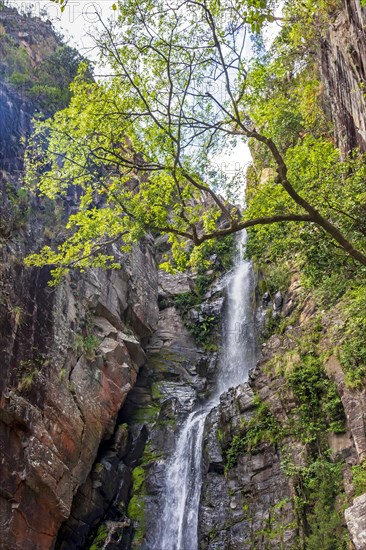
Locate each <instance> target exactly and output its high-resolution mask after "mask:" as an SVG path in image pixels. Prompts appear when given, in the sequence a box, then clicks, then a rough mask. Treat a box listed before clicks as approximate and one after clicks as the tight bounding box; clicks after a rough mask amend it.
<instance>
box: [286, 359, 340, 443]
mask: <svg viewBox="0 0 366 550" xmlns="http://www.w3.org/2000/svg"><path fill="white" fill-rule="evenodd" d="M286 382H287V384H288V387H289V388H290V389H291V390H292V391H293V393H294V395H295V396H296V398H297V400H298V401H299V405H298V406H297V407H296V408H295V409H294V411H293V415H294V418H293V422H294V424H293V429H294V430H295V433H296V435H297V437H298V438H299V439H300V441H302V442H303V443H310V444H311V443H315V442H318V443H321V440H322V437H323V436H324V433H325V432H326V430H329V431H333V432H336V433H338V432H344V430H345V415H344V410H343V405H342V401H341V399H340V397H339V394H338V392H337V388H336V385H335V382H333V381H331V380H329V378H328V377H327V375H326V372H325V370H324V367H323V364H322V361H321V360H320V358H319V357H317V356H314V355H311V354H309V355H305V356H303V357H302V359H301V362H300V363H299V364H297V365H295V366H294V367H293V370H291V371H290V372H288V373H287V374H286Z"/></svg>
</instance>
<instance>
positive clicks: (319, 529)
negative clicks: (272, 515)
mask: <svg viewBox="0 0 366 550" xmlns="http://www.w3.org/2000/svg"><path fill="white" fill-rule="evenodd" d="M342 469H343V464H342V463H341V462H336V463H334V462H331V461H329V459H327V458H326V457H325V456H323V457H320V458H317V459H316V460H315V461H314V462H312V463H311V464H310V465H309V466H307V467H304V468H302V469H301V470H300V471H299V474H298V475H299V483H298V485H297V490H298V495H297V504H298V512H299V513H300V514H301V515H302V517H303V520H304V522H305V532H306V533H307V536H306V548H308V549H309V550H318V549H319V548H322V549H323V548H324V550H346V549H347V547H348V546H347V543H346V542H345V540H344V534H345V532H346V529H345V526H344V522H343V518H342V516H341V509H340V506H339V502H338V498H339V495H341V494H342V493H343V484H342Z"/></svg>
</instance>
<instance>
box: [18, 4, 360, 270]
mask: <svg viewBox="0 0 366 550" xmlns="http://www.w3.org/2000/svg"><path fill="white" fill-rule="evenodd" d="M278 4H279V3H278V2H277V1H269V0H268V1H266V0H263V1H262V0H235V1H234V2H232V1H229V0H222V1H220V2H217V1H216V0H212V1H209V2H201V1H198V2H188V1H186V0H184V1H183V2H182V3H181V4H179V6H176V7H175V9H172V8H171V7H170V6H169V7H168V8H167V7H166V6H165V4H164V2H162V1H158V2H157V3H156V5H154V9H152V5H151V1H150V0H141V2H139V3H138V4H137V3H136V2H135V0H125V1H124V2H120V3H119V5H118V14H119V17H118V19H117V20H116V21H115V23H114V24H113V25H112V28H111V29H109V30H108V31H107V32H106V33H104V35H102V36H101V37H100V39H99V45H100V51H101V56H102V59H103V62H104V63H107V64H108V65H109V66H110V67H111V70H112V71H114V73H115V76H114V77H112V78H111V79H110V80H109V81H108V82H107V81H104V82H102V83H91V82H86V81H85V80H87V78H86V67H85V66H84V68H81V70H80V72H79V75H78V76H77V78H76V79H75V82H74V83H73V85H72V93H73V97H72V99H71V103H70V105H69V106H68V107H67V108H66V109H64V110H63V111H61V112H59V113H57V114H56V115H55V116H54V118H53V119H52V120H50V121H47V122H41V123H38V125H37V127H36V130H35V133H34V136H33V139H32V141H31V143H30V147H29V151H28V156H27V182H28V184H29V186H30V187H33V188H34V187H36V188H37V189H38V190H39V191H40V192H41V193H42V194H44V195H46V196H47V197H49V198H50V199H51V200H55V199H56V197H59V196H60V195H61V196H62V195H65V194H67V192H68V188H69V186H70V184H75V185H76V186H77V187H78V192H79V194H80V204H79V206H78V210H77V212H75V213H73V214H72V215H71V216H70V218H69V220H68V224H67V228H66V229H67V237H66V239H65V241H64V242H63V243H62V244H61V245H60V246H59V247H58V248H57V249H52V248H51V247H44V248H43V249H42V251H41V252H40V253H39V254H36V255H32V256H30V257H29V258H28V264H29V265H44V264H48V265H51V266H53V275H54V277H55V280H56V281H58V280H60V278H61V277H62V276H64V275H65V274H66V273H67V272H68V270H69V269H70V268H73V267H79V268H80V269H81V270H83V269H86V268H87V267H89V266H90V265H94V266H97V267H103V268H107V267H117V265H118V264H117V263H116V262H115V259H114V256H113V254H109V253H108V252H107V245H108V244H111V243H114V242H118V243H120V244H121V245H122V247H123V249H124V250H128V249H129V248H130V246H131V244H132V243H133V242H135V241H136V240H138V239H140V238H141V237H142V236H143V235H144V234H145V233H146V231H147V230H148V229H150V230H153V231H154V233H155V234H157V233H159V234H168V235H169V241H170V244H171V249H172V256H173V261H171V260H170V259H169V258H168V259H166V261H164V262H163V264H162V265H163V266H164V267H165V268H166V269H171V270H175V269H182V268H184V267H186V266H187V265H191V264H192V263H195V262H197V259H198V260H199V261H201V260H200V258H199V256H200V251H197V250H194V251H193V252H192V247H191V242H193V243H194V244H196V245H198V244H201V249H200V250H201V251H203V252H204V251H205V249H206V247H207V246H208V243H210V242H211V241H212V239H213V238H215V237H217V236H218V235H222V234H225V232H226V231H232V232H234V231H236V230H238V228H239V227H240V225H238V223H239V222H240V223H244V222H246V221H248V219H251V218H253V219H257V218H262V217H266V218H271V219H272V218H273V217H275V218H274V219H277V218H276V217H278V216H284V215H286V216H288V215H289V214H291V216H292V217H293V216H299V215H301V216H303V215H304V208H303V201H301V200H298V199H294V197H296V194H294V193H290V192H289V191H288V185H291V186H292V187H293V189H294V190H295V191H296V192H297V193H300V195H301V196H302V197H303V198H304V197H306V198H307V200H309V201H310V203H311V205H313V207H315V208H316V209H317V210H318V211H319V214H321V216H323V218H324V220H327V221H328V223H327V224H324V223H322V224H320V222H316V225H315V224H312V225H311V224H309V223H308V222H307V223H306V225H304V224H302V223H301V224H299V223H296V224H295V223H294V222H291V223H290V224H288V225H286V226H285V225H284V224H276V225H275V226H274V225H273V226H270V225H265V226H262V227H260V229H252V230H251V235H252V236H255V238H254V239H252V241H251V244H250V247H251V250H252V253H254V255H255V256H257V257H260V256H261V257H262V258H263V262H265V261H267V260H270V261H273V260H274V258H276V257H278V256H279V255H283V254H287V256H288V257H291V258H293V257H294V256H295V255H298V254H299V253H301V255H302V257H301V259H302V261H303V262H304V264H305V265H307V263H308V264H309V277H310V278H312V279H317V278H318V275H319V273H320V272H326V273H327V274H330V273H331V272H332V270H333V269H334V266H335V265H336V266H338V265H343V264H350V263H351V262H350V260H349V258H348V252H349V251H350V250H352V249H351V248H350V247H346V249H347V252H346V251H345V250H346V249H345V247H344V243H343V241H342V239H340V238H339V234H338V233H337V231H336V230H334V231H333V230H332V231H331V230H330V228H333V225H334V228H333V229H335V228H337V229H339V230H340V232H341V233H342V235H347V238H349V239H350V241H351V242H352V243H353V245H354V247H356V248H357V250H358V252H359V253H360V254H361V255H362V254H363V252H364V251H365V246H366V244H365V233H364V232H363V229H364V225H365V214H364V209H363V204H364V199H365V196H364V193H365V192H364V186H363V184H362V182H363V181H364V176H365V170H366V168H365V163H364V162H363V160H362V159H361V161H360V156H357V155H356V156H355V158H350V159H347V161H346V162H341V160H340V157H339V153H338V151H336V150H335V148H334V147H333V144H332V140H331V138H330V128H329V126H328V125H327V123H326V121H325V118H324V116H323V115H322V111H321V91H320V84H319V78H318V74H317V69H316V61H315V56H314V55H312V54H311V51H312V50H311V49H310V50H309V52H308V51H305V52H304V48H301V44H302V38H304V40H305V42H307V41H308V40H309V39H310V37H309V36H306V37H305V36H301V32H303V33H305V32H306V31H305V30H304V27H306V25H313V24H315V27H316V31H317V33H316V36H318V30H319V29H318V25H317V21H318V18H319V20H320V25H322V24H323V23H324V22H325V21H326V16H327V11H329V10H330V9H334V6H335V4H336V2H330V3H329V2H327V1H325V0H324V1H323V0H318V1H315V0H307V1H306V2H302V1H300V0H296V1H295V2H285V6H284V18H283V21H284V24H283V30H282V31H281V33H280V36H279V37H278V39H277V40H276V41H275V44H274V47H273V48H272V50H271V51H270V52H265V51H260V50H261V48H260V39H258V40H257V44H256V52H257V55H256V56H254V59H253V60H251V61H249V62H248V60H247V59H246V58H245V57H244V56H243V55H242V52H243V51H245V48H243V47H242V44H240V43H241V40H242V38H243V36H244V35H245V29H246V28H247V27H246V26H247V25H248V24H249V26H250V27H251V29H252V31H253V32H259V31H260V30H261V29H262V27H263V26H265V24H266V23H268V22H271V21H272V22H273V20H274V12H275V11H274V10H275V8H276V7H277V6H278ZM116 7H117V6H116ZM116 11H117V10H116ZM122 22H123V23H122ZM304 23H306V25H305V24H304ZM188 29H189V30H188ZM313 36H314V35H313ZM120 44H123V45H124V46H123V47H120V46H119V45H120ZM239 44H240V45H239ZM313 49H315V48H313ZM304 54H305V55H304ZM213 66H214V67H215V70H214V71H213ZM216 71H217V74H216ZM218 74H221V75H223V74H227V75H228V80H227V82H226V86H225V89H226V92H225V93H224V94H222V96H223V97H222V100H218V95H219V94H212V93H211V92H210V90H212V89H213V86H216V84H217V82H219V81H220V78H218ZM198 91H200V92H199V93H198ZM203 92H204V93H203ZM192 98H194V100H193V101H192ZM220 101H221V102H220ZM75 121H77V123H76V122H75ZM253 125H254V126H255V127H256V128H257V129H258V130H259V131H260V132H262V135H261V137H260V139H259V138H256V139H257V142H256V145H255V146H253V150H254V158H255V162H256V163H258V160H259V161H260V162H259V165H260V166H256V167H255V169H254V170H252V172H253V171H254V172H260V173H262V172H263V170H264V169H267V170H268V169H270V170H271V171H272V172H271V173H272V176H270V177H268V178H265V180H266V181H263V178H261V177H260V174H259V175H258V178H257V185H255V186H254V185H252V186H251V189H249V191H248V196H249V195H250V201H248V202H249V207H248V210H247V211H246V212H245V214H243V213H241V212H239V211H238V209H236V208H235V207H233V206H232V204H230V203H229V202H228V200H225V199H222V195H223V194H224V192H225V193H226V196H227V197H229V196H230V195H231V194H233V195H234V197H233V198H234V199H236V197H235V188H236V184H237V182H236V179H235V177H234V178H229V180H230V181H226V179H225V182H221V181H219V180H220V177H219V174H218V172H219V171H217V170H210V169H208V167H209V165H210V161H211V159H212V158H215V155H217V154H218V153H220V152H221V151H223V150H224V149H226V148H227V147H229V146H231V145H232V144H233V142H234V140H237V139H245V136H252V137H253V132H252V127H253ZM218 129H219V130H220V131H218ZM269 138H270V139H272V140H273V144H272V147H271V148H268V147H267V146H266V149H264V146H263V143H264V144H266V143H267V144H268V143H269V142H268V139H269ZM275 144H277V148H278V151H279V152H280V153H281V154H282V155H283V158H284V161H285V162H286V164H287V166H288V171H287V184H288V185H287V186H286V185H284V181H282V182H281V183H282V184H279V183H278V181H277V180H276V178H275V176H276V164H277V165H278V160H276V158H275V157H276V156H275V155H274V156H273V151H274V147H275ZM271 151H272V152H271ZM278 166H279V165H278ZM278 166H277V167H278ZM351 166H352V167H351ZM350 167H351V169H350ZM252 175H253V174H252ZM239 177H240V176H239ZM254 187H255V188H254ZM203 195H204V196H205V197H206V198H207V199H208V200H206V201H203V200H202V196H203ZM233 202H235V200H232V203H233ZM307 211H310V210H309V208H307ZM321 216H320V218H319V216H318V217H316V218H314V219H315V221H316V220H319V219H320V220H321V219H322V218H321ZM302 221H303V220H302ZM319 224H320V226H322V227H323V228H326V235H327V236H326V237H325V236H324V235H325V234H323V233H324V231H323V230H320V229H319ZM329 224H330V225H329ZM223 228H224V229H223ZM330 234H332V237H330V236H329V235H330ZM333 239H335V240H336V242H338V243H340V244H341V247H343V248H342V250H341V251H340V252H339V253H338V250H339V249H336V253H335V252H334V240H333ZM265 242H267V243H268V242H269V243H270V244H269V247H268V250H264V249H265V246H264V243H265ZM309 242H310V246H309ZM319 243H320V244H319ZM342 243H343V244H342ZM330 247H333V249H332V248H330ZM253 251H254V252H253ZM262 251H263V255H262V254H261V252H262ZM308 257H309V260H310V261H309V262H307V259H308ZM362 258H363V256H362ZM362 261H363V260H362ZM365 262H366V260H365ZM314 265H316V266H317V269H315V270H314V269H313V267H314Z"/></svg>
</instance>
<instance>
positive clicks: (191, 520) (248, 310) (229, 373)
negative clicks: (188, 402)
mask: <svg viewBox="0 0 366 550" xmlns="http://www.w3.org/2000/svg"><path fill="white" fill-rule="evenodd" d="M240 237H241V238H240V242H239V245H238V251H237V255H236V258H235V264H234V268H233V270H232V272H231V273H230V274H229V275H228V278H227V287H226V292H227V301H226V304H227V305H226V311H225V316H224V322H223V345H222V350H221V358H220V362H219V372H218V375H217V381H216V386H215V389H214V392H213V395H212V396H211V397H210V398H209V399H208V400H207V401H206V402H205V403H201V404H200V405H199V406H196V407H195V408H194V409H193V411H192V412H191V413H190V414H189V415H188V417H187V419H186V421H185V422H184V424H183V427H182V429H181V432H180V434H179V438H178V441H177V444H176V448H175V451H174V452H173V454H172V456H171V457H170V459H169V461H168V463H167V467H166V478H165V488H164V491H163V495H164V497H165V502H164V507H163V510H162V517H161V520H160V521H159V525H160V529H159V533H158V534H157V535H156V537H155V543H154V545H153V547H152V550H197V548H198V541H197V527H198V508H199V500H200V493H201V485H202V440H203V432H204V425H205V420H206V417H207V415H208V414H209V412H210V411H211V410H212V409H213V407H215V406H216V405H218V403H219V400H220V395H221V394H222V393H224V392H225V391H227V390H228V389H229V388H231V387H235V386H238V385H239V384H243V383H244V382H246V380H247V378H248V373H249V370H250V368H251V367H252V366H253V363H254V335H253V326H254V319H253V307H252V303H251V295H252V286H253V284H252V272H251V264H250V262H249V261H247V260H243V259H242V256H243V248H244V247H245V243H246V234H245V233H244V232H242V234H241V236H240Z"/></svg>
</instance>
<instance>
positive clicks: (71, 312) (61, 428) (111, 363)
mask: <svg viewBox="0 0 366 550" xmlns="http://www.w3.org/2000/svg"><path fill="white" fill-rule="evenodd" d="M7 260H8V264H7V280H6V284H5V282H4V281H2V285H1V290H2V298H3V300H4V299H6V298H10V305H9V304H7V309H8V310H9V311H7V312H6V315H5V316H4V317H3V320H2V323H1V327H0V328H1V343H2V346H3V347H2V349H3V360H4V362H3V366H2V379H1V383H2V389H3V393H2V398H1V401H0V441H1V443H2V448H1V451H2V465H1V466H2V467H1V488H2V491H1V495H0V510H1V517H2V527H1V540H2V541H5V542H6V544H7V546H6V547H7V548H9V549H11V548H19V547H20V548H23V549H24V550H28V549H29V550H31V549H32V550H34V549H42V550H43V549H47V548H51V547H53V544H54V541H55V536H56V533H57V531H58V529H59V527H60V525H61V523H62V522H63V521H64V520H65V519H66V518H67V517H68V516H69V514H70V510H71V509H72V506H74V505H75V504H73V500H74V494H75V493H76V492H77V490H78V487H79V486H80V485H82V484H83V483H84V482H85V481H86V480H87V478H88V475H89V473H90V471H91V468H92V465H93V463H94V461H95V459H96V457H97V453H98V449H99V447H100V444H101V441H103V440H104V439H108V438H110V437H111V436H112V435H113V433H114V429H115V424H116V420H117V416H118V413H119V411H120V409H121V407H122V405H123V403H124V401H125V399H126V396H127V394H128V392H129V391H130V389H131V388H132V386H133V385H134V383H135V381H136V377H137V373H138V370H139V367H140V366H141V365H142V364H143V363H144V361H145V354H144V351H143V348H142V344H141V343H142V341H144V339H146V338H147V336H148V335H149V334H151V333H152V331H153V330H154V328H155V326H156V324H157V320H158V306H157V294H158V290H157V274H156V270H155V266H154V262H153V259H152V255H151V252H150V249H149V247H148V246H141V247H137V248H136V249H135V251H134V252H133V253H132V255H131V256H130V257H126V258H123V263H124V265H125V269H124V270H123V271H122V270H121V271H119V272H113V273H109V272H104V271H101V270H92V271H91V272H90V273H89V274H88V275H87V276H83V277H71V278H70V279H69V280H68V281H65V282H64V283H63V284H62V285H61V286H60V287H59V288H58V289H57V290H56V291H51V290H50V289H49V288H48V287H47V280H48V277H49V275H48V273H47V272H45V273H42V272H39V271H35V270H34V271H33V270H25V269H24V268H23V267H21V268H19V267H18V266H17V265H13V267H11V263H10V264H9V258H7ZM9 277H10V280H9ZM9 292H10V295H9ZM15 292H16V293H17V300H18V301H17V302H14V303H17V304H19V305H17V306H16V307H17V308H19V309H16V310H15V311H14V308H13V309H11V303H12V302H11V298H12V293H13V294H14V293H15ZM118 452H120V453H121V451H120V450H119V451H118ZM117 454H118V453H117ZM122 454H123V452H122ZM117 462H118V461H117ZM103 464H104V466H103V468H102V470H105V471H108V472H109V474H110V475H111V472H112V471H113V468H114V469H115V470H116V471H117V470H118V469H119V468H120V466H119V465H118V463H116V462H115V461H114V460H111V461H110V462H108V460H106V461H105V462H104V463H103ZM122 474H123V472H122ZM122 474H121V479H122V480H123V479H124V476H123V475H122ZM107 481H108V483H106V484H105V485H106V486H107V485H109V486H110V485H112V486H113V483H112V481H111V478H110V477H108V480H107ZM93 482H95V479H94V480H91V483H92V484H93ZM121 483H122V481H121ZM126 484H128V481H126ZM122 485H123V484H122ZM117 488H118V487H117ZM117 488H116V489H117ZM123 490H124V489H123V488H122V487H121V491H122V492H123ZM84 491H85V494H87V495H89V496H90V494H91V493H90V491H89V493H88V486H87V487H86V488H85V487H84ZM106 492H107V493H108V490H107V489H106ZM93 494H94V497H95V499H96V505H97V506H96V507H98V498H100V495H99V497H98V498H97V497H96V496H95V493H93ZM94 497H93V498H94ZM77 498H80V497H79V496H78V497H77ZM100 509H101V510H102V511H103V505H100ZM84 520H85V518H83V520H82V521H83V522H84V528H85V529H84V531H86V530H87V526H88V525H87V522H86V521H84ZM89 520H90V522H91V523H92V521H93V517H92V514H91V517H90V518H89ZM85 525H86V527H85Z"/></svg>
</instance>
